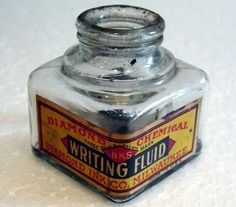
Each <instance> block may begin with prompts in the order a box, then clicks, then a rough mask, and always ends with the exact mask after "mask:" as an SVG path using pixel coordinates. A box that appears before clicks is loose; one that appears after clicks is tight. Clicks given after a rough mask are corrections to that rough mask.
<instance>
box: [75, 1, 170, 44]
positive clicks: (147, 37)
mask: <svg viewBox="0 0 236 207" xmlns="http://www.w3.org/2000/svg"><path fill="white" fill-rule="evenodd" d="M76 27H77V30H78V32H77V37H78V39H79V41H80V42H81V43H84V44H87V45H93V46H105V47H138V46H140V45H143V46H144V45H145V46H147V45H157V44H158V45H160V44H161V42H162V40H163V31H164V28H165V22H164V19H163V18H162V17H161V16H160V15H159V14H157V13H155V12H153V11H151V10H148V9H144V8H141V7H136V6H129V5H108V6H101V7H96V8H92V9H89V10H86V11H84V12H83V13H81V14H80V15H79V16H78V18H77V20H76Z"/></svg>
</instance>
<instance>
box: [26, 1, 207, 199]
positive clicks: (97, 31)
mask: <svg viewBox="0 0 236 207" xmlns="http://www.w3.org/2000/svg"><path fill="white" fill-rule="evenodd" d="M76 27H77V37H78V39H79V44H77V45H75V46H73V47H71V48H69V49H68V50H67V51H66V52H65V54H64V55H63V56H61V57H58V58H56V59H54V60H52V61H50V62H48V63H46V64H44V65H42V66H40V67H39V68H38V69H36V70H35V71H33V72H32V73H31V75H30V77H29V82H28V91H29V108H30V126H31V145H32V149H33V152H34V154H35V155H37V156H38V157H40V158H42V159H44V160H46V161H47V162H49V163H50V164H52V165H53V166H55V167H56V168H58V169H59V170H61V171H63V172H65V173H66V174H68V175H69V176H71V177H73V178H75V179H76V180H78V181H80V182H82V183H84V184H85V185H88V186H90V187H91V188H92V189H94V190H96V191H98V192H101V193H102V194H104V195H106V196H107V197H108V198H110V199H111V200H113V201H115V202H124V201H127V200H129V199H131V198H133V197H134V196H136V195H137V194H139V193H140V192H143V191H144V190H145V189H147V188H148V187H150V186H152V185H153V184H155V183H157V182H158V181H160V180H162V179H163V178H165V177H166V176H168V175H169V174H170V173H172V172H174V171H175V170H176V169H178V168H179V167H181V166H182V165H183V164H185V163H186V162H188V161H190V160H192V159H193V158H195V157H196V156H197V155H199V154H200V151H201V139H202V137H203V134H202V126H203V115H204V113H205V112H204V110H205V105H206V94H207V90H208V78H207V75H206V73H205V72H203V71H202V70H200V69H198V68H196V67H194V66H192V65H190V64H188V63H186V62H184V61H182V60H179V59H176V58H175V57H174V56H173V55H172V53H171V52H169V51H168V50H167V49H165V48H163V47H162V46H161V43H162V40H163V31H164V28H165V23H164V20H163V19H162V17H161V16H159V15H158V14H157V13H155V12H153V11H150V10H147V9H143V8H139V7H133V6H125V5H112V6H104V7H98V8H93V9H90V10H87V11H85V12H83V13H82V14H80V15H79V17H78V18H77V20H76Z"/></svg>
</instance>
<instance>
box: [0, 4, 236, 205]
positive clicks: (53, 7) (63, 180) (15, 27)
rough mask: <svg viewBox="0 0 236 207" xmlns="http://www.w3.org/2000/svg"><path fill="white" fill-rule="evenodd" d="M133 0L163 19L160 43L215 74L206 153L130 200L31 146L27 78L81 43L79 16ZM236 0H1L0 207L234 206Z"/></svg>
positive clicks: (235, 172) (212, 79)
mask: <svg viewBox="0 0 236 207" xmlns="http://www.w3.org/2000/svg"><path fill="white" fill-rule="evenodd" d="M112 3H113V4H115V3H116V4H117V3H123V4H131V5H132V4H133V5H138V6H143V7H147V8H149V9H152V10H154V11H156V12H159V13H160V14H161V15H162V16H163V17H164V18H165V21H166V25H167V27H166V30H165V33H164V34H165V41H164V43H163V45H164V46H165V47H167V48H168V49H170V50H171V51H172V52H173V53H174V54H175V56H176V57H178V58H180V59H183V60H185V61H187V62H189V63H192V64H193V65H196V66H198V67H200V68H203V69H205V71H206V72H207V73H208V75H209V77H210V80H211V94H210V100H209V110H208V122H207V123H206V136H205V137H204V148H203V152H202V155H201V156H200V157H199V158H198V159H196V160H195V161H193V162H191V163H189V164H188V165H186V166H185V167H183V168H182V169H180V170H179V171H178V172H176V173H174V174H172V175H171V176H170V177H169V178H167V179H165V180H164V181H163V182H161V183H159V184H157V185H156V186H154V187H153V188H152V189H150V190H148V191H146V192H145V193H143V194H142V195H140V196H139V197H137V198H136V199H134V200H132V201H130V202H128V203H125V204H114V203H112V202H111V201H109V200H107V199H105V198H104V197H102V196H100V195H98V194H96V193H94V192H92V191H90V190H88V189H87V188H86V187H84V186H83V185H81V184H79V183H77V182H75V181H74V180H72V179H70V178H69V177H67V176H66V175H64V174H63V173H61V172H59V171H57V170H56V169H54V168H53V167H51V166H49V165H48V164H46V163H44V162H42V161H41V160H39V159H37V158H36V157H34V156H33V154H32V153H31V148H30V143H29V125H28V108H27V107H28V106H27V89H26V85H27V78H28V75H29V73H30V72H31V71H32V70H33V69H34V68H36V67H37V66H39V65H40V64H42V63H44V62H46V61H48V60H50V59H52V58H54V57H57V56H59V55H61V54H62V53H63V52H64V51H65V50H66V49H67V48H68V47H69V46H71V45H72V44H74V43H76V42H77V39H76V29H75V26H74V23H75V18H76V17H77V15H78V14H79V13H80V12H82V11H83V10H84V9H88V8H90V7H94V6H99V5H103V4H112ZM235 10H236V1H234V0H231V1H230V0H224V1H220V0H218V1H216V0H199V1H196V0H188V1H187V0H185V1H184V0H178V1H170V0H159V1H147V0H146V1H138V0H131V1H112V0H109V1H108V0H107V1H105V0H104V1H99V3H97V1H80V0H74V1H66V0H63V1H56V0H50V1H46V0H43V1H41V0H38V1H36V0H31V1H30V0H22V1H17V0H15V1H14V0H8V1H7V0H5V1H4V0H0V54H1V55H0V81H1V83H0V104H1V105H0V158H1V161H0V207H3V206H24V207H28V206H30V207H31V206H35V207H36V206H51V207H54V206H55V207H61V206H66V207H70V206H83V207H88V206H89V207H93V206H94V207H100V206H102V207H106V206H132V207H134V206H140V207H145V206H149V207H150V206H159V207H165V206H172V207H178V206H179V207H185V206H186V207H190V206H191V207H195V206H196V207H199V206H207V207H215V206H219V207H221V206H222V207H226V206H227V207H228V206H230V207H234V206H236V133H235V130H236V123H235V121H236V113H235V107H236V93H235V92H236V64H235V62H236V23H235V21H236V12H235Z"/></svg>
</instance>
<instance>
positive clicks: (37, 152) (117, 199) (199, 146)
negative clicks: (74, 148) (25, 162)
mask: <svg viewBox="0 0 236 207" xmlns="http://www.w3.org/2000/svg"><path fill="white" fill-rule="evenodd" d="M201 149H202V143H201V140H200V139H198V141H197V150H196V153H195V154H194V155H193V156H191V157H189V158H188V159H187V160H185V161H183V162H181V163H180V164H178V165H177V166H175V167H174V168H172V169H171V170H169V171H167V172H166V173H164V174H163V175H161V176H160V177H158V178H156V179H155V180H153V181H152V182H151V183H150V184H148V185H146V186H145V187H143V188H142V189H140V190H139V191H137V192H135V193H132V194H130V195H129V196H124V197H114V196H111V195H109V193H108V192H102V191H100V190H98V189H97V188H95V187H94V186H93V185H91V184H90V183H88V182H87V181H85V180H83V179H82V178H80V177H79V176H78V175H76V174H75V173H73V172H71V171H70V170H68V169H67V168H66V167H64V166H62V165H60V164H59V163H57V162H55V161H53V160H52V159H50V156H49V155H47V154H46V153H44V152H41V151H40V150H39V149H37V148H35V147H33V146H32V152H33V154H34V155H35V156H37V157H39V158H41V159H42V160H44V161H46V162H47V163H49V164H51V165H52V166H54V167H55V168H57V169H58V170H60V171H61V172H63V173H65V174H66V175H68V176H69V177H71V178H73V179H75V180H76V181H78V182H80V183H82V184H84V185H85V186H88V187H89V188H90V189H92V190H93V191H95V192H98V193H100V194H102V195H103V196H105V197H106V198H108V199H110V200H111V201H113V202H115V203H124V202H127V201H129V200H131V199H132V198H134V197H136V196H137V195H139V194H140V193H142V192H144V191H145V190H147V189H149V188H151V187H152V186H153V185H155V184H157V183H159V182H160V181H162V180H163V179H164V178H166V177H168V176H169V175H171V174H172V173H173V172H175V171H176V170H178V169H179V168H181V167H182V166H183V165H185V164H186V163H188V162H190V161H192V160H193V159H194V158H196V157H197V156H198V155H199V154H200V153H201Z"/></svg>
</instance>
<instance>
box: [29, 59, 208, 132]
mask: <svg viewBox="0 0 236 207" xmlns="http://www.w3.org/2000/svg"><path fill="white" fill-rule="evenodd" d="M63 59H64V57H63V56H62V57H59V58H56V59H54V60H52V61H50V62H48V63H46V64H44V65H42V66H40V67H39V68H38V69H36V70H34V71H33V72H32V73H31V75H30V78H29V95H30V97H31V99H34V97H35V96H36V95H39V96H42V97H44V98H46V99H48V100H50V101H53V102H54V103H56V104H58V105H60V106H62V107H63V108H65V109H67V110H69V111H71V112H73V113H75V114H77V115H79V116H81V117H84V119H88V120H91V114H93V119H92V120H91V122H92V123H93V124H95V125H97V126H100V127H102V128H107V129H108V128H109V129H110V128H111V126H110V125H112V126H113V128H114V129H116V124H117V123H122V126H123V125H126V124H127V123H129V124H128V125H129V126H130V127H129V128H130V129H132V130H136V128H135V126H136V125H135V123H139V122H140V125H139V126H140V127H142V126H144V125H145V124H149V123H152V122H153V121H154V120H155V117H156V115H155V114H156V112H158V118H161V117H164V116H166V115H167V114H168V113H170V112H171V111H175V110H177V109H179V108H181V107H183V106H184V105H186V104H188V103H191V102H192V101H195V100H197V99H199V98H201V97H204V95H205V93H206V90H207V88H208V77H207V75H206V73H205V72H204V71H202V70H200V69H198V68H196V67H194V66H192V65H190V64H188V63H185V62H183V61H181V60H178V59H175V74H174V75H173V77H172V78H171V79H169V80H167V81H164V82H163V83H161V84H160V83H155V82H151V83H149V84H146V85H144V84H137V87H130V88H123V86H122V85H121V86H120V87H119V90H114V88H109V87H104V86H99V82H98V84H94V83H90V82H86V81H85V80H81V81H78V80H75V79H73V78H70V77H68V76H66V75H65V74H64V73H63V72H62V70H63V66H64V64H63V61H64V60H63ZM121 82H122V81H121ZM111 83H112V82H111ZM98 112H101V113H98ZM117 113H119V117H121V119H118V120H117V121H116V122H114V123H111V122H109V123H110V125H109V124H108V123H101V122H100V120H101V119H100V118H101V116H102V117H107V116H108V115H111V114H113V115H114V114H117ZM148 114H149V115H148ZM147 115H148V116H147ZM144 116H145V117H146V118H145V119H143V118H142V117H144ZM122 117H129V118H125V119H124V118H122ZM147 117H150V119H149V118H147ZM104 124H105V125H104ZM106 125H109V126H106Z"/></svg>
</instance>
